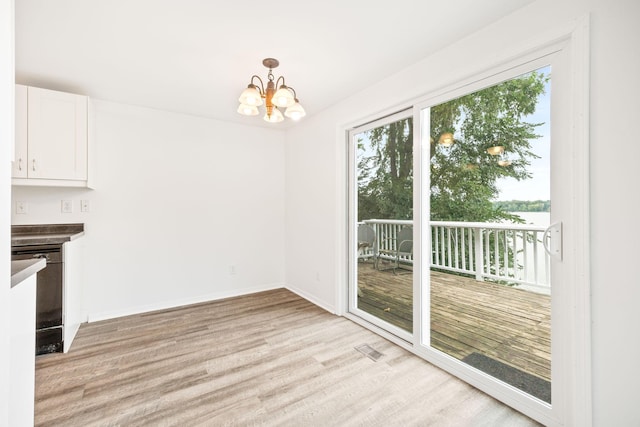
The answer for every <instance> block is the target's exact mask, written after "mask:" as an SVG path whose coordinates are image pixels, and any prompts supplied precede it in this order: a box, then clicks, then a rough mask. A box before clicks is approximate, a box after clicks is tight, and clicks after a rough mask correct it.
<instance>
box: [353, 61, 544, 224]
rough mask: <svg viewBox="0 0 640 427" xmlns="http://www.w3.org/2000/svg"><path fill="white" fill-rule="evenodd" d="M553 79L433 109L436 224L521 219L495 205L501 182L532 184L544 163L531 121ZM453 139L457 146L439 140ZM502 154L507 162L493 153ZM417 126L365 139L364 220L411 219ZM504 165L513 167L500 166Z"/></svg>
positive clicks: (527, 81) (405, 124) (520, 82)
mask: <svg viewBox="0 0 640 427" xmlns="http://www.w3.org/2000/svg"><path fill="white" fill-rule="evenodd" d="M547 79H548V77H547V76H546V75H544V74H543V73H540V72H532V73H529V74H527V75H524V76H521V77H518V78H515V79H512V80H509V81H506V82H503V83H500V84H498V85H495V86H491V87H488V88H486V89H482V90H480V91H477V92H474V93H471V94H469V95H465V96H462V97H460V98H456V99H453V100H451V101H448V102H445V103H443V104H440V105H437V106H434V107H432V108H431V110H430V134H431V139H430V141H431V151H430V157H431V162H430V174H431V175H430V178H431V189H430V190H431V192H430V202H431V220H440V221H478V222H486V221H496V220H502V219H509V220H518V219H519V218H518V217H517V216H514V215H511V214H509V213H508V212H507V211H505V210H503V209H502V208H501V206H500V205H497V204H493V203H492V200H493V199H495V198H496V197H497V196H498V193H499V190H498V188H497V186H496V181H497V180H498V179H499V178H502V177H512V178H514V179H516V180H523V179H527V178H530V177H531V175H530V173H529V172H528V170H527V168H528V166H530V164H531V160H532V159H534V158H537V156H536V154H535V153H533V152H532V151H531V144H530V141H532V140H535V139H536V138H539V135H537V134H536V133H535V128H536V127H537V126H539V125H540V123H529V122H527V121H526V118H527V116H529V115H531V114H533V112H534V111H535V107H536V103H537V100H538V97H539V96H540V95H541V94H543V93H544V87H545V83H546V81H547ZM446 134H452V135H453V140H454V143H453V144H452V145H450V146H445V145H443V144H440V143H439V141H440V140H441V138H442V137H443V136H446ZM493 146H500V147H503V149H504V153H503V154H502V155H500V156H496V155H491V154H489V153H488V152H487V149H488V148H490V147H493ZM412 152H413V125H412V119H411V118H406V119H402V120H400V121H397V122H394V123H391V124H388V125H385V126H381V127H378V128H375V129H372V130H370V131H368V132H366V133H365V134H364V135H363V136H362V138H361V139H360V141H359V157H358V172H359V177H358V192H359V194H358V212H359V214H358V219H359V220H362V219H368V218H379V219H411V218H412V199H413V198H412V188H413V160H412ZM498 160H508V161H509V162H510V163H509V164H508V165H506V164H504V163H503V165H500V164H499V163H498Z"/></svg>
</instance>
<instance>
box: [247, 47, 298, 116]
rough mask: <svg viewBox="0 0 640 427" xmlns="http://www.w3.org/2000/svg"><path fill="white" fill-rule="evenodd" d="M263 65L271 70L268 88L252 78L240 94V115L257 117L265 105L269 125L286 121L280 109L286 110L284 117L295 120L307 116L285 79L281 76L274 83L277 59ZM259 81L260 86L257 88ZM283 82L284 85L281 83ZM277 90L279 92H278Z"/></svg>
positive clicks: (266, 60) (259, 79)
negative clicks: (260, 107) (260, 108)
mask: <svg viewBox="0 0 640 427" xmlns="http://www.w3.org/2000/svg"><path fill="white" fill-rule="evenodd" d="M262 65H264V66H265V67H267V68H268V69H269V74H267V87H266V89H265V87H264V82H263V81H262V79H261V78H260V77H258V76H256V75H253V76H251V81H250V82H249V85H248V86H247V88H246V89H245V90H244V91H243V92H242V93H241V94H240V98H238V101H240V106H239V107H238V113H240V114H242V115H245V116H257V115H258V114H260V112H259V111H258V107H259V106H261V105H262V104H263V101H262V100H263V99H264V104H265V109H266V112H265V115H264V117H263V118H264V120H265V121H267V122H269V123H278V122H281V121H283V120H284V117H283V115H282V112H281V111H280V109H285V108H286V110H285V112H284V115H285V116H287V117H289V118H290V119H293V120H298V119H300V118H302V117H304V116H305V115H306V113H305V112H304V108H302V105H300V102H299V101H298V98H297V96H296V91H295V90H294V89H293V88H292V87H290V86H286V85H285V82H284V77H283V76H280V77H278V79H277V80H276V81H275V83H274V79H275V77H274V76H273V72H272V70H273V69H274V68H276V67H277V66H278V65H280V63H279V62H278V60H277V59H274V58H266V59H264V60H263V61H262ZM256 79H257V81H258V82H259V83H260V86H257V85H256V84H255V83H256ZM281 80H282V83H280V81H281ZM276 88H277V90H276Z"/></svg>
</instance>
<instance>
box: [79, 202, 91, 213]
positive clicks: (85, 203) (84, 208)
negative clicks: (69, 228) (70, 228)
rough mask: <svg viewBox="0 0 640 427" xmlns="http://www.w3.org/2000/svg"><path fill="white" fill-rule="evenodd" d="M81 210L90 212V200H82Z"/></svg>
mask: <svg viewBox="0 0 640 427" xmlns="http://www.w3.org/2000/svg"><path fill="white" fill-rule="evenodd" d="M80 212H89V201H88V200H80Z"/></svg>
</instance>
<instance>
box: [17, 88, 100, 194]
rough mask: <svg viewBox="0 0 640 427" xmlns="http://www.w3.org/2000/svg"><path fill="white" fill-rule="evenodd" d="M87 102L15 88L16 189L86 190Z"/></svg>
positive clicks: (50, 92)
mask: <svg viewBox="0 0 640 427" xmlns="http://www.w3.org/2000/svg"><path fill="white" fill-rule="evenodd" d="M88 151H89V150H88V98H87V97H86V96H82V95H76V94H71V93H65V92H58V91H54V90H49V89H41V88H36V87H30V86H29V87H26V86H22V85H16V150H15V158H14V165H13V178H14V179H13V184H14V185H57V186H77V187H86V186H87V179H88V168H87V166H88V154H89V153H88Z"/></svg>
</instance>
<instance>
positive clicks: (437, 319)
mask: <svg viewBox="0 0 640 427" xmlns="http://www.w3.org/2000/svg"><path fill="white" fill-rule="evenodd" d="M358 267H359V268H358V287H359V288H358V295H359V298H358V307H359V308H360V309H362V310H364V311H365V312H368V313H370V314H373V315H374V316H376V317H378V318H381V319H383V320H385V321H387V322H389V323H391V324H393V325H395V326H398V327H400V328H403V329H405V330H408V331H411V330H412V311H413V310H412V308H413V305H412V304H413V302H412V301H413V297H412V286H413V285H412V274H410V272H408V273H406V272H404V271H403V272H401V273H404V274H397V275H394V274H393V273H392V272H391V271H377V270H375V269H374V268H373V266H372V265H371V264H368V263H363V264H359V265H358ZM431 346H432V347H434V348H436V349H438V350H441V351H443V352H445V353H447V354H449V355H451V356H453V357H455V358H457V359H460V360H462V359H464V358H465V357H466V356H469V355H470V354H472V353H479V354H482V355H484V356H487V357H490V358H492V359H495V360H498V361H500V362H502V363H505V364H507V365H509V366H512V367H515V368H517V369H519V370H521V371H524V372H527V373H529V374H532V375H534V376H536V377H538V378H541V379H543V380H546V381H550V380H551V298H550V297H549V296H548V295H541V294H536V293H532V292H528V291H524V290H521V289H517V288H514V287H509V286H504V285H498V284H494V283H489V282H479V281H476V280H475V279H472V278H465V277H460V276H456V275H452V274H446V273H441V272H436V271H432V272H431Z"/></svg>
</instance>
